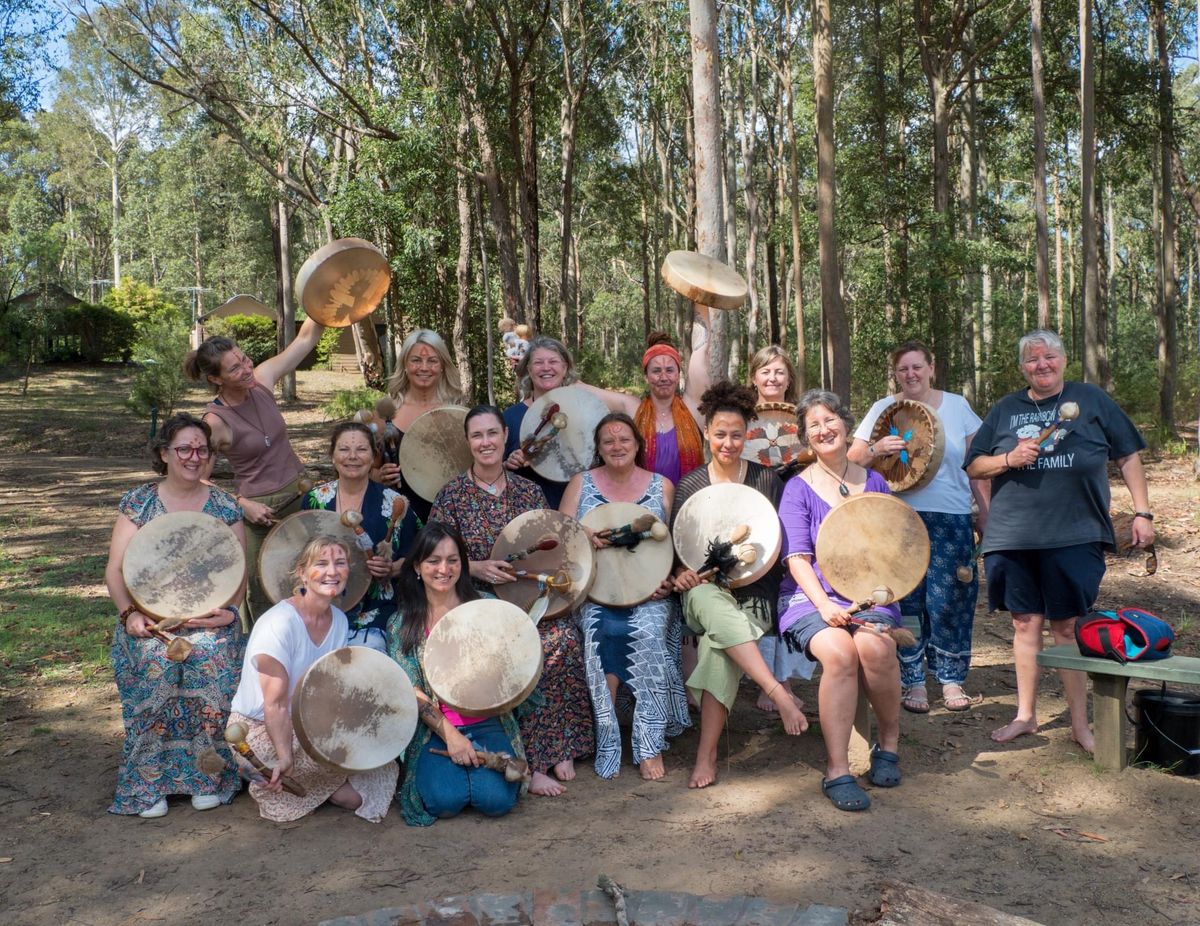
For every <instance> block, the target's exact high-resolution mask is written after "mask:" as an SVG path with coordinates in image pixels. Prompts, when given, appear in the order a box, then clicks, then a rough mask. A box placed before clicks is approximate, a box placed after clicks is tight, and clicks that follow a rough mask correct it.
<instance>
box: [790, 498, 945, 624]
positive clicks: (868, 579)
mask: <svg viewBox="0 0 1200 926" xmlns="http://www.w3.org/2000/svg"><path fill="white" fill-rule="evenodd" d="M872 508H875V509H876V510H877V511H876V513H875V514H872V512H871V509H872ZM889 508H890V509H892V512H893V514H890V515H889V516H888V519H887V520H888V521H889V524H888V525H886V526H888V527H891V526H892V524H893V523H899V524H900V525H901V526H902V527H903V528H904V530H893V531H891V532H890V533H888V534H887V535H886V537H887V539H888V540H889V541H891V540H893V539H894V545H893V546H891V547H890V548H889V549H882V550H881V549H879V546H880V545H879V543H878V542H876V543H875V544H874V548H873V546H872V544H871V543H868V542H867V539H866V538H864V537H862V536H861V531H858V530H856V529H855V528H856V526H857V525H861V524H862V523H863V522H864V521H865V522H866V523H879V522H880V521H881V520H884V519H882V518H880V516H879V514H878V513H877V512H878V511H887V509H889ZM859 512H862V513H859ZM843 547H848V549H846V550H845V551H844V552H843V549H842V548H843ZM813 552H814V558H815V559H816V561H817V564H818V565H819V566H820V567H821V572H822V573H823V574H824V576H825V580H826V581H827V582H828V583H829V585H830V587H831V588H832V589H833V590H834V591H835V592H837V593H838V594H839V595H841V596H842V597H843V598H845V599H847V600H849V601H852V602H859V601H866V600H867V599H869V598H871V596H872V593H873V592H874V591H875V589H876V588H880V587H886V588H887V589H888V591H890V592H891V596H890V600H891V601H899V600H900V599H901V598H903V597H904V596H905V595H907V594H909V593H910V592H911V591H912V590H913V589H914V588H916V587H917V586H918V585H920V584H921V579H923V578H924V577H925V573H926V571H927V570H928V569H929V556H930V544H929V532H928V530H927V529H926V528H925V522H924V521H922V520H921V516H920V515H919V514H917V512H916V511H914V510H913V508H912V506H911V505H909V504H908V502H906V501H904V499H902V498H900V497H899V496H896V495H889V494H888V493H886V492H863V493H862V494H860V495H854V496H851V497H850V498H848V499H846V500H845V501H844V502H841V503H840V504H838V505H835V506H834V508H833V510H832V511H830V512H829V514H827V515H826V516H825V520H824V521H823V522H822V523H821V527H820V529H819V530H818V531H817V542H816V545H815V549H814V551H813ZM881 562H886V564H887V566H888V567H889V570H890V572H891V574H890V575H888V576H887V578H886V579H885V578H881V577H880V573H879V569H878V567H879V565H880V563H881ZM902 565H903V566H905V567H907V568H906V572H907V575H906V576H905V577H904V578H903V580H902V581H900V580H897V574H898V573H900V571H901V570H900V566H902ZM889 581H891V582H892V583H894V584H892V585H889V584H888V582H889Z"/></svg>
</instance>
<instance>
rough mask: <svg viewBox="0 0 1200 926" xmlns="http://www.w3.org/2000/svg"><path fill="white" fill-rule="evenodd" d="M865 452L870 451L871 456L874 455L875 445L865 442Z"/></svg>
mask: <svg viewBox="0 0 1200 926" xmlns="http://www.w3.org/2000/svg"><path fill="white" fill-rule="evenodd" d="M867 452H868V453H870V454H871V456H875V445H874V444H867Z"/></svg>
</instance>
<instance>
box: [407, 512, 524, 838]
mask: <svg viewBox="0 0 1200 926" xmlns="http://www.w3.org/2000/svg"><path fill="white" fill-rule="evenodd" d="M466 562H467V549H466V545H465V544H464V543H463V539H462V537H460V536H459V535H458V533H457V532H456V531H454V530H453V529H451V528H449V527H446V526H445V525H443V524H440V523H438V522H437V521H431V522H430V523H429V524H426V525H425V526H424V527H423V528H421V530H420V531H419V532H418V534H417V536H416V539H415V540H414V541H413V546H412V550H411V552H410V553H409V556H408V559H407V560H406V562H405V568H404V571H403V572H402V573H401V576H400V583H399V593H400V601H399V610H398V612H397V613H396V614H395V615H393V617H392V619H391V621H390V623H389V625H388V652H389V654H390V655H391V656H392V658H393V659H395V660H396V661H397V662H398V663H399V664H400V666H401V668H403V669H404V671H405V672H406V673H407V674H408V677H409V680H410V681H412V683H413V687H414V688H415V689H416V690H417V699H418V702H419V703H420V708H419V713H420V723H418V725H417V733H416V736H414V737H413V738H412V740H411V742H409V744H408V748H407V749H406V750H405V752H404V781H403V783H402V784H401V787H400V795H399V796H400V809H401V812H402V813H403V814H404V822H406V823H408V824H409V825H410V826H432V825H433V823H434V821H435V820H436V819H437V818H438V817H453V816H456V815H457V814H459V813H460V812H462V811H463V810H465V809H466V808H467V807H474V808H475V809H476V810H478V811H479V812H480V813H482V814H485V815H486V816H489V817H499V816H503V815H504V814H506V813H508V812H509V811H510V810H512V809H513V807H514V806H515V805H516V803H517V798H518V796H519V794H520V790H521V789H520V784H519V783H518V782H515V781H513V782H510V781H507V780H505V776H504V774H502V773H501V772H497V771H494V770H493V769H490V768H485V767H482V759H481V757H480V756H479V754H478V751H479V750H488V751H492V752H498V753H507V754H508V755H510V756H513V757H515V758H518V759H524V758H525V752H524V749H523V748H522V745H521V734H520V731H519V729H518V726H517V719H516V717H514V716H513V715H514V713H518V714H519V713H521V712H522V710H523V707H524V706H519V707H518V708H517V709H516V711H515V712H514V711H508V712H505V713H503V714H501V715H500V716H499V717H487V718H485V717H464V716H463V715H462V714H460V713H458V712H457V711H455V710H452V709H451V708H449V707H446V706H445V705H443V704H440V703H438V702H437V701H436V700H435V699H434V697H433V691H432V689H431V688H430V686H429V683H428V682H427V680H426V678H425V670H424V652H425V641H426V638H427V637H428V636H429V635H430V633H431V632H432V631H433V629H434V628H435V627H436V626H437V625H438V622H439V621H441V620H442V618H444V617H445V616H446V615H447V614H448V613H449V612H450V611H452V610H454V609H455V608H456V607H458V606H459V605H460V604H462V603H464V602H467V601H474V600H475V599H477V598H478V597H479V593H478V592H477V591H476V590H475V586H474V585H472V584H471V578H470V575H469V574H468V572H467V569H466V566H465V564H466ZM534 697H535V698H536V695H535V696H534ZM526 704H529V702H528V701H527V702H526ZM435 750H436V751H435ZM439 753H449V755H440V754H439Z"/></svg>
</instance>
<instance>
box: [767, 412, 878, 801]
mask: <svg viewBox="0 0 1200 926" xmlns="http://www.w3.org/2000/svg"><path fill="white" fill-rule="evenodd" d="M796 417H797V419H798V421H799V424H800V439H801V440H802V441H803V443H804V444H805V445H807V446H809V447H811V448H812V449H813V451H814V452H815V453H816V456H817V459H816V462H815V463H814V464H813V465H811V466H809V467H808V468H807V469H805V470H804V471H803V472H802V473H800V474H799V475H798V476H796V477H794V478H793V479H791V480H789V482H788V484H787V486H785V487H784V490H783V498H782V500H781V501H780V503H779V519H780V521H782V522H783V553H782V557H783V560H784V563H785V565H786V567H787V570H786V572H785V574H784V578H783V582H782V583H781V584H780V587H779V631H780V637H781V638H782V639H783V641H784V643H785V644H786V645H787V646H788V648H789V649H791V650H793V651H800V652H803V653H805V654H806V655H807V656H809V658H811V659H815V660H817V661H818V662H820V663H821V686H820V695H819V698H818V702H819V705H820V707H819V710H820V717H821V735H822V736H823V737H824V739H825V751H826V752H827V753H828V760H827V763H826V771H825V777H824V779H822V781H821V790H822V791H823V792H824V793H825V795H826V796H827V797H828V798H829V799H830V800H831V801H833V805H834V806H835V807H837V808H838V809H839V810H866V809H867V808H868V807H870V806H871V800H870V798H868V797H867V794H866V792H865V791H863V789H862V788H861V787H859V785H858V782H857V781H856V780H855V778H854V776H853V775H851V774H850V760H849V755H848V752H849V748H850V729H851V727H852V726H853V724H854V713H855V709H856V707H857V705H858V695H859V685H860V680H861V684H862V686H863V688H864V689H865V691H866V695H867V699H868V700H869V701H870V702H871V706H872V707H873V708H874V709H875V715H876V717H877V718H878V722H879V741H878V742H877V743H876V744H875V745H874V746H873V747H872V748H871V771H870V773H869V776H868V777H869V778H870V781H871V783H872V784H873V785H875V786H876V787H880V788H892V787H895V786H896V785H898V784H900V757H899V756H898V755H897V754H896V748H897V746H898V745H899V738H900V663H899V661H898V660H897V657H896V644H895V643H894V642H892V638H891V637H890V636H887V635H886V634H878V633H871V632H865V633H859V632H856V631H857V630H859V626H858V625H857V624H855V623H853V622H852V621H851V616H850V613H849V611H847V608H849V607H850V602H849V601H847V600H846V599H845V598H842V597H841V596H839V595H838V594H837V593H835V592H834V590H833V589H832V588H831V587H830V585H829V582H828V581H827V580H826V579H825V576H824V575H823V574H822V573H821V567H820V566H819V565H817V562H816V559H815V557H814V552H815V550H816V543H817V532H818V531H819V530H820V529H821V523H822V522H823V521H824V520H825V518H826V516H827V515H828V514H829V512H830V511H832V510H833V509H834V508H835V507H836V506H838V505H840V504H841V503H842V502H844V501H845V500H846V499H848V498H853V497H854V496H855V495H861V494H862V493H863V492H887V491H888V486H887V482H885V481H884V479H883V477H882V476H880V475H879V474H878V473H876V472H875V471H873V470H866V469H863V468H862V467H861V466H859V465H858V464H856V463H851V462H850V460H849V458H848V457H847V456H846V451H847V449H848V447H849V436H850V433H851V430H852V428H853V425H854V421H853V419H852V418H851V417H850V413H849V412H848V411H846V409H845V408H843V407H842V404H841V401H840V400H839V399H838V397H837V396H836V395H834V394H833V393H832V392H823V391H821V390H817V389H811V390H809V391H808V392H806V393H804V395H803V396H801V397H800V403H799V405H798V406H797V408H796ZM868 616H869V617H871V618H872V619H875V620H877V621H886V622H889V623H891V624H893V625H895V626H899V625H900V610H899V608H897V607H896V606H895V605H888V606H886V607H881V608H876V609H872V610H870V611H866V612H862V613H860V615H856V619H859V618H862V617H868Z"/></svg>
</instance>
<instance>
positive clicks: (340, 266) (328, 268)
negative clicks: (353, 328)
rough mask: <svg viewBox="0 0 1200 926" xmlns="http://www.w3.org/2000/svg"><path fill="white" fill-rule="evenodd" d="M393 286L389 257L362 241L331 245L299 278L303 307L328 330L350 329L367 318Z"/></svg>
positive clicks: (347, 240) (303, 268)
mask: <svg viewBox="0 0 1200 926" xmlns="http://www.w3.org/2000/svg"><path fill="white" fill-rule="evenodd" d="M391 285H392V271H391V268H390V267H389V266H388V262H387V258H386V257H384V256H383V254H382V252H380V250H379V248H377V247H375V245H373V244H371V242H369V241H365V240H363V239H362V238H339V239H337V240H336V241H331V242H329V244H327V245H325V246H324V247H323V248H321V249H320V250H318V251H317V252H316V253H314V254H313V255H312V256H311V257H309V259H308V260H306V261H305V262H304V264H303V266H301V268H300V272H299V273H298V274H297V275H296V292H297V293H298V294H299V296H300V304H301V305H302V306H304V311H305V312H306V313H307V314H308V317H309V318H311V319H312V320H313V321H315V322H317V323H318V324H321V325H324V326H325V327H326V328H347V327H349V326H350V325H353V324H354V323H355V322H357V321H360V320H361V319H364V318H366V317H367V316H368V315H370V314H371V313H372V312H374V311H375V307H376V306H377V305H379V300H380V299H382V298H383V296H384V293H386V292H387V291H388V287H389V286H391Z"/></svg>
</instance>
